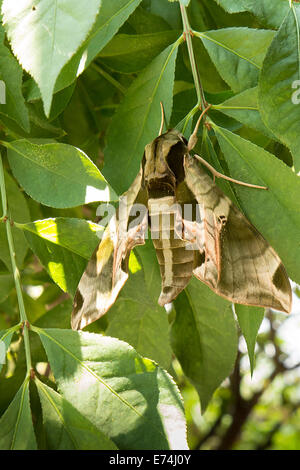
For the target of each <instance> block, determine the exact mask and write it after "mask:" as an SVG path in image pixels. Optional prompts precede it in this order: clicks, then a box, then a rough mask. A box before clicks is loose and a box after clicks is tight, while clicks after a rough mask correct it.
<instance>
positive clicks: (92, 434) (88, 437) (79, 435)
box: [35, 379, 117, 450]
mask: <svg viewBox="0 0 300 470" xmlns="http://www.w3.org/2000/svg"><path fill="white" fill-rule="evenodd" d="M35 383H36V386H37V389H38V392H39V397H40V400H41V405H42V411H43V425H44V428H45V431H46V442H47V449H50V450H51V449H52V450H74V449H75V450H116V449H117V447H116V446H115V445H114V443H113V442H112V441H111V440H110V439H109V438H108V437H106V436H105V434H103V433H102V432H101V431H99V429H97V428H96V427H95V426H94V425H93V424H92V423H91V421H89V420H88V419H87V418H85V417H84V416H83V415H82V414H81V413H80V412H78V411H77V410H76V408H74V406H72V405H71V403H69V402H68V401H67V400H66V399H64V398H63V397H62V396H61V395H60V394H59V393H57V392H55V391H54V390H53V389H52V388H50V387H48V386H47V385H45V384H43V383H42V382H41V381H40V380H38V379H36V380H35Z"/></svg>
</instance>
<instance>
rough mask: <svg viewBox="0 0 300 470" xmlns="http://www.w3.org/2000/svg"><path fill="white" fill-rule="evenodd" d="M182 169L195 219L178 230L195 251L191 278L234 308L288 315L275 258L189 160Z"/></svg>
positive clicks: (286, 291)
mask: <svg viewBox="0 0 300 470" xmlns="http://www.w3.org/2000/svg"><path fill="white" fill-rule="evenodd" d="M184 167H185V181H186V184H187V186H188V188H189V189H190V190H191V191H192V192H193V194H194V196H195V199H196V200H197V202H198V204H199V209H200V214H201V220H200V221H198V222H192V223H191V222H187V223H186V224H185V226H184V231H185V232H186V233H187V234H188V235H186V239H189V240H193V241H194V244H195V245H196V247H197V250H196V252H195V268H194V271H193V274H194V275H195V276H196V277H197V278H198V279H200V280H201V281H202V282H204V283H206V284H207V285H208V286H209V287H210V288H211V289H212V290H213V291H215V292H216V293H217V294H219V295H221V296H223V297H225V298H226V299H228V300H230V301H232V302H234V303H241V304H245V305H255V306H261V307H270V308H274V309H277V310H281V311H284V312H290V310H291V302H292V293H291V286H290V283H289V280H288V276H287V273H286V270H285V268H284V266H283V264H282V262H281V260H280V258H279V256H278V255H277V253H276V252H275V251H274V250H273V248H272V247H271V246H270V245H269V244H268V242H267V241H266V240H265V239H264V238H263V236H262V235H261V234H260V233H259V232H258V231H257V229H256V228H255V227H254V226H253V225H252V224H251V223H250V222H249V221H248V220H247V219H246V217H245V216H244V215H243V214H242V213H241V212H240V211H239V210H238V209H237V208H236V207H235V206H234V205H233V203H232V202H231V201H230V199H229V198H228V197H227V196H225V195H224V194H223V193H222V191H221V190H220V189H219V188H218V187H217V186H216V185H215V184H214V183H213V181H212V179H211V178H210V177H209V176H208V175H207V173H206V172H205V171H204V170H203V169H202V168H201V167H200V166H199V165H198V164H197V162H196V160H195V159H194V158H192V157H191V156H190V155H186V157H185V162H184ZM191 224H193V225H192V228H193V231H192V230H191Z"/></svg>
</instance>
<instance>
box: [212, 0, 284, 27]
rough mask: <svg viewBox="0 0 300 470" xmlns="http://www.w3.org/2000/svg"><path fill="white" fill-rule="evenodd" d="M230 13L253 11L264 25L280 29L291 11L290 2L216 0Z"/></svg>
mask: <svg viewBox="0 0 300 470" xmlns="http://www.w3.org/2000/svg"><path fill="white" fill-rule="evenodd" d="M215 1H216V2H217V3H218V4H219V5H221V7H222V8H224V10H226V11H228V12H229V13H239V12H242V11H251V12H252V13H253V14H254V15H255V16H257V17H258V18H259V19H260V20H261V21H262V22H263V24H265V25H267V26H273V27H275V28H277V27H279V26H280V24H281V22H282V21H283V19H284V17H285V15H286V14H287V12H288V9H289V2H288V0H259V2H258V1H257V0H239V1H238V2H237V1H236V0H215Z"/></svg>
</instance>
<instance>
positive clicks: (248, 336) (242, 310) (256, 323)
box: [234, 304, 264, 374]
mask: <svg viewBox="0 0 300 470" xmlns="http://www.w3.org/2000/svg"><path fill="white" fill-rule="evenodd" d="M234 308H235V313H236V315H237V317H238V321H239V325H240V327H241V330H242V333H243V336H244V338H245V340H246V343H247V349H248V355H249V360H250V367H251V374H253V370H254V363H255V356H254V350H255V342H256V338H257V333H258V330H259V327H260V325H261V322H262V321H263V318H264V309H263V308H260V307H249V306H248V305H239V304H235V306H234Z"/></svg>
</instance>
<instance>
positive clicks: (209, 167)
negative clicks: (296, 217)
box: [194, 153, 268, 190]
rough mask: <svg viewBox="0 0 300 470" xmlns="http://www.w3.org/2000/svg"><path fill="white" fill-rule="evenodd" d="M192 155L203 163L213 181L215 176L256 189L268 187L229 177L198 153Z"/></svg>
mask: <svg viewBox="0 0 300 470" xmlns="http://www.w3.org/2000/svg"><path fill="white" fill-rule="evenodd" d="M194 157H195V158H197V160H199V162H201V163H202V164H203V165H205V166H206V167H207V168H208V169H209V170H210V171H211V173H212V174H213V179H214V182H215V178H223V179H224V180H228V181H231V182H232V183H236V184H240V185H241V186H247V187H249V188H257V189H266V190H267V189H268V188H267V187H266V186H258V185H257V184H250V183H244V182H243V181H239V180H235V179H233V178H230V177H229V176H226V175H223V174H222V173H220V172H219V171H217V170H216V169H215V168H214V167H213V166H211V165H210V164H209V163H207V161H206V160H204V158H202V157H200V155H197V154H196V153H195V154H194Z"/></svg>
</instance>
